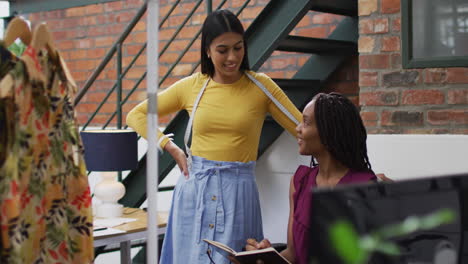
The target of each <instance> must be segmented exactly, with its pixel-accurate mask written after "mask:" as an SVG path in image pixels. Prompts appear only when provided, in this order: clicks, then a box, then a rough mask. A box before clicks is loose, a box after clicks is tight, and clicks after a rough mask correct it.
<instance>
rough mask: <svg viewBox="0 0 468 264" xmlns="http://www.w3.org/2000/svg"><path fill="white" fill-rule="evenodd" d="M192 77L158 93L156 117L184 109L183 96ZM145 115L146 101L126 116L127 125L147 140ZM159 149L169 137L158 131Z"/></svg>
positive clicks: (146, 109) (190, 83)
mask: <svg viewBox="0 0 468 264" xmlns="http://www.w3.org/2000/svg"><path fill="white" fill-rule="evenodd" d="M194 79H195V78H194V77H193V75H192V76H190V77H187V78H184V79H182V80H180V81H178V82H176V83H174V84H173V85H171V86H170V87H169V88H167V89H166V90H164V91H162V92H160V93H158V116H165V115H167V114H171V113H175V112H177V111H179V110H182V109H184V107H185V96H184V95H188V94H189V93H186V92H185V91H187V89H191V87H192V85H193V82H194ZM147 114H148V100H145V101H143V102H141V103H140V104H138V105H137V106H135V107H134V108H133V109H132V110H130V112H129V113H128V115H127V120H126V121H127V125H128V126H129V127H131V128H133V130H135V131H136V132H137V133H138V134H140V135H141V136H142V137H144V138H147V130H148V124H147ZM158 139H159V147H160V148H161V149H164V146H166V144H167V142H169V140H170V139H169V137H167V136H166V135H164V134H163V133H162V132H161V131H160V130H159V131H158Z"/></svg>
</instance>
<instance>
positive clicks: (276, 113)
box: [256, 74, 302, 137]
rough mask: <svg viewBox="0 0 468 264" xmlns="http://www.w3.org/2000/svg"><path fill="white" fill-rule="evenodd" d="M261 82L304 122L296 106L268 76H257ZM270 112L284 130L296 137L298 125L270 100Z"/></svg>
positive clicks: (297, 118)
mask: <svg viewBox="0 0 468 264" xmlns="http://www.w3.org/2000/svg"><path fill="white" fill-rule="evenodd" d="M256 77H257V78H258V80H259V81H261V82H262V84H263V85H265V87H266V88H267V89H268V90H269V91H270V92H271V94H272V95H273V97H275V98H276V100H278V102H279V103H280V104H281V105H283V106H284V107H285V108H286V110H288V111H289V112H290V113H291V114H292V115H293V116H294V117H295V118H296V120H297V121H299V122H302V114H301V112H300V111H299V110H298V109H297V108H296V106H295V105H294V104H293V103H292V102H291V100H289V98H288V96H287V95H286V94H285V93H284V92H283V90H281V88H280V87H279V86H278V85H277V84H276V83H275V82H274V81H273V80H272V79H271V78H270V77H268V76H267V75H265V74H257V76H256ZM268 112H270V113H271V115H272V116H273V118H274V119H275V120H276V122H278V123H279V124H280V125H281V126H282V127H283V128H284V129H286V130H287V131H289V133H290V134H291V135H293V136H294V137H296V126H297V125H296V123H294V122H293V121H292V120H291V119H289V117H288V116H287V115H285V114H284V113H283V112H282V111H281V110H280V109H279V108H278V107H277V106H276V104H275V103H273V101H271V100H270V102H269V104H268Z"/></svg>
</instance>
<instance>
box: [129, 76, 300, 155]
mask: <svg viewBox="0 0 468 264" xmlns="http://www.w3.org/2000/svg"><path fill="white" fill-rule="evenodd" d="M249 73H250V74H251V75H252V76H253V77H255V78H256V79H257V80H259V81H260V82H261V83H262V84H263V85H264V86H265V87H266V88H267V89H268V90H269V91H270V92H271V94H272V95H273V96H274V97H275V98H276V99H277V100H278V101H279V102H280V103H281V104H282V105H283V106H284V107H285V108H286V109H288V111H289V112H290V113H291V114H292V115H293V116H294V117H296V119H297V120H299V121H301V120H302V115H301V113H300V112H299V110H297V108H296V107H295V106H294V105H293V103H292V102H291V101H290V100H289V98H288V97H287V96H286V95H285V94H284V92H283V91H282V90H281V89H280V88H279V87H278V86H277V85H276V83H274V82H273V80H271V79H270V78H269V77H268V76H266V75H265V74H261V73H255V72H249ZM207 78H208V76H207V75H204V74H201V73H195V74H193V75H191V76H189V77H186V78H184V79H182V80H180V81H178V82H176V83H174V84H173V85H172V86H171V87H169V88H167V89H166V90H164V91H162V92H160V93H159V94H158V115H159V116H164V115H167V114H170V113H174V112H177V111H179V110H183V109H185V110H187V111H188V113H189V114H191V112H192V107H193V104H194V102H195V98H196V97H197V95H198V93H199V92H200V89H201V88H202V86H203V84H204V83H205V82H206V80H207ZM147 104H148V103H147V101H146V100H145V101H143V102H142V103H140V104H139V105H137V106H136V107H135V108H133V109H132V110H131V111H130V112H129V113H128V115H127V124H128V126H130V127H131V128H133V129H134V130H135V131H136V132H138V133H139V134H140V135H142V136H143V137H145V138H146V131H147V119H146V118H147V117H146V114H147ZM267 112H269V113H271V115H272V116H273V118H274V119H275V120H276V121H277V122H278V123H279V124H280V125H281V126H282V127H284V128H285V129H286V130H288V131H289V132H290V133H291V134H292V135H294V136H296V131H295V127H296V125H295V124H294V123H293V122H292V121H291V120H290V119H289V118H288V117H287V116H286V115H284V114H283V112H281V110H279V109H278V108H277V107H276V105H275V104H274V103H273V102H272V101H271V100H270V99H269V98H268V97H267V95H265V93H264V92H263V91H262V90H261V89H260V88H259V87H257V86H256V85H255V84H254V83H253V82H252V81H250V80H249V78H248V77H247V76H245V75H243V76H242V77H241V78H240V79H239V80H238V81H236V82H235V83H232V84H220V83H216V82H215V81H213V80H210V82H209V83H208V86H207V87H206V90H205V92H204V93H203V95H202V97H201V100H200V103H199V105H198V108H197V109H196V112H195V118H194V121H193V130H192V145H191V147H190V149H191V150H192V154H193V155H194V156H199V157H203V158H206V159H209V160H217V161H241V162H248V161H254V160H256V159H257V151H258V144H259V139H260V132H261V129H262V125H263V120H264V118H265V115H266V114H267ZM159 136H160V137H161V136H163V137H165V136H164V135H162V133H161V132H160V135H159ZM168 140H169V139H168V138H163V139H162V140H161V144H160V146H161V148H164V146H165V145H166V143H167V142H168Z"/></svg>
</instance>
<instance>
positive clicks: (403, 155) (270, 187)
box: [256, 133, 468, 243]
mask: <svg viewBox="0 0 468 264" xmlns="http://www.w3.org/2000/svg"><path fill="white" fill-rule="evenodd" d="M367 146H368V155H369V159H370V162H371V165H372V168H373V169H374V171H375V172H376V173H385V175H386V176H387V177H389V178H391V179H394V180H403V179H410V178H419V177H426V176H438V175H442V174H447V173H449V174H452V173H462V172H468V135H369V136H368V141H367ZM309 163H310V158H309V157H304V156H300V155H298V154H297V143H296V140H295V139H294V138H293V137H292V136H290V135H289V134H287V133H283V134H282V135H281V136H280V138H279V139H278V140H277V141H276V142H275V143H274V144H273V145H272V146H270V147H269V148H268V150H267V151H266V152H265V154H264V155H263V156H262V157H261V158H260V159H259V161H258V164H257V169H256V173H257V184H258V187H259V191H260V201H261V205H262V215H263V224H264V231H265V237H267V238H269V239H270V241H272V242H274V243H276V242H283V243H285V242H286V228H287V223H288V212H289V203H288V199H289V198H288V195H289V183H290V179H291V176H292V175H293V174H294V172H295V170H296V168H297V166H298V165H299V164H307V165H308V164H309Z"/></svg>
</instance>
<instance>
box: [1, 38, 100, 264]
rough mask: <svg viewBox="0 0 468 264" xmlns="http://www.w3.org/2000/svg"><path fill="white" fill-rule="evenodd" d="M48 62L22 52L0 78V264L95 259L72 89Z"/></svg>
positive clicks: (58, 62) (61, 66) (59, 66)
mask: <svg viewBox="0 0 468 264" xmlns="http://www.w3.org/2000/svg"><path fill="white" fill-rule="evenodd" d="M0 49H4V47H2V46H0ZM54 57H55V59H53V58H52V56H46V55H42V56H38V55H37V52H36V51H35V50H34V49H33V48H31V47H28V48H27V49H26V51H25V53H24V54H23V56H22V57H21V59H20V60H18V61H17V62H16V63H15V64H14V66H13V68H12V69H11V70H10V71H9V72H8V74H6V75H5V76H0V77H3V78H2V80H1V82H0V92H1V93H0V95H1V96H0V127H1V129H2V131H1V134H2V136H1V137H0V139H1V142H0V148H1V149H0V246H1V247H0V250H1V251H0V263H80V264H81V263H91V262H92V261H93V258H94V249H93V236H92V211H91V196H90V190H89V186H88V179H87V174H86V167H85V163H84V159H83V147H82V143H81V138H80V136H79V132H78V128H77V125H76V122H75V117H74V110H73V104H72V97H73V96H74V94H75V92H76V86H75V84H74V82H73V81H72V79H71V78H70V74H69V73H68V70H67V69H66V66H65V63H64V62H63V60H62V59H61V57H60V55H59V54H58V53H57V54H56V56H54ZM5 63H6V61H0V64H1V65H4V64H5ZM2 68H3V66H2V67H0V69H2ZM2 157H3V158H2Z"/></svg>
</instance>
